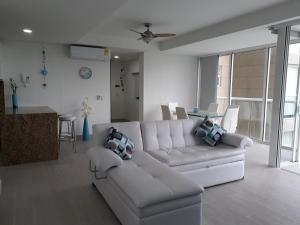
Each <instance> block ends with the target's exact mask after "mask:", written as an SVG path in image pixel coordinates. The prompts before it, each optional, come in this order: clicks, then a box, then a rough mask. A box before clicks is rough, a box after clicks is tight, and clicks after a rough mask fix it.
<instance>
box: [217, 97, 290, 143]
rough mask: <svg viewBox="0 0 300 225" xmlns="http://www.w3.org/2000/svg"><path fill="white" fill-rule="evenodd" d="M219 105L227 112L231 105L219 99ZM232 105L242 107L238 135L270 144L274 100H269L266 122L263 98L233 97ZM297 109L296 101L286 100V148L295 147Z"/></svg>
mask: <svg viewBox="0 0 300 225" xmlns="http://www.w3.org/2000/svg"><path fill="white" fill-rule="evenodd" d="M217 103H218V104H219V106H220V110H221V111H223V112H225V110H226V108H227V106H228V104H229V99H228V98H226V97H218V98H217ZM231 104H234V105H239V106H240V111H239V118H238V127H237V133H239V134H243V135H247V136H249V137H251V138H253V139H256V140H259V141H263V142H269V140H270V133H271V116H272V106H273V99H268V100H267V107H266V118H265V122H264V112H263V99H262V98H240V97H232V98H231ZM295 108H296V101H295V100H286V102H285V112H284V122H283V136H282V144H283V146H285V147H293V140H294V124H295Z"/></svg>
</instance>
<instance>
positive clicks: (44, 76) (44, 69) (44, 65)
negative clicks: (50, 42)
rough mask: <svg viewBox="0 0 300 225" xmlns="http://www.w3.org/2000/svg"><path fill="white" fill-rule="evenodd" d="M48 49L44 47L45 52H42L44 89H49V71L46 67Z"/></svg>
mask: <svg viewBox="0 0 300 225" xmlns="http://www.w3.org/2000/svg"><path fill="white" fill-rule="evenodd" d="M46 60H47V58H46V48H45V47H43V50H42V70H41V74H42V75H43V83H42V85H43V87H47V83H46V77H47V75H48V70H47V67H46Z"/></svg>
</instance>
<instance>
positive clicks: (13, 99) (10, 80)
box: [9, 78, 18, 109]
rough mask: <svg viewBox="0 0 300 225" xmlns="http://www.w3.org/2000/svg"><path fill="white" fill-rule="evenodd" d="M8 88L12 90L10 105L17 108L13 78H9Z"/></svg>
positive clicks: (16, 87)
mask: <svg viewBox="0 0 300 225" xmlns="http://www.w3.org/2000/svg"><path fill="white" fill-rule="evenodd" d="M9 83H10V88H11V90H12V105H13V108H14V109H17V108H18V96H17V89H18V86H17V84H16V82H15V81H14V79H13V78H10V79H9Z"/></svg>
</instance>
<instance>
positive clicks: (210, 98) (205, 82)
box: [199, 55, 219, 110]
mask: <svg viewBox="0 0 300 225" xmlns="http://www.w3.org/2000/svg"><path fill="white" fill-rule="evenodd" d="M218 65H219V56H218V55H217V56H209V57H205V58H200V67H201V74H200V92H199V93H200V97H199V100H200V102H199V106H200V109H201V110H205V109H207V108H208V106H209V103H211V102H216V98H217V79H218Z"/></svg>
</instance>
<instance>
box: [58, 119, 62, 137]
mask: <svg viewBox="0 0 300 225" xmlns="http://www.w3.org/2000/svg"><path fill="white" fill-rule="evenodd" d="M61 130H62V121H61V120H60V121H59V133H58V139H59V143H60V141H61Z"/></svg>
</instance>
